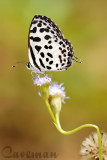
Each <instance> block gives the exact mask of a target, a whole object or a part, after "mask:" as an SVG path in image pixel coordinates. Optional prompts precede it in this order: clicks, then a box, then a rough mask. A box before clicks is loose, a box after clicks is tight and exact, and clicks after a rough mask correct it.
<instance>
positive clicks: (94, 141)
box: [80, 132, 107, 160]
mask: <svg viewBox="0 0 107 160" xmlns="http://www.w3.org/2000/svg"><path fill="white" fill-rule="evenodd" d="M101 142H102V160H107V134H106V133H104V132H103V133H101ZM80 154H81V156H82V158H81V160H99V145H98V136H97V133H93V134H92V135H90V136H89V137H88V138H86V139H85V140H84V141H83V142H82V146H81V151H80Z"/></svg>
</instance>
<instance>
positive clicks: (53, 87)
mask: <svg viewBox="0 0 107 160" xmlns="http://www.w3.org/2000/svg"><path fill="white" fill-rule="evenodd" d="M62 85H63V83H61V84H59V85H58V83H57V82H53V83H51V84H50V86H49V94H50V96H55V95H59V96H60V97H61V101H62V103H64V99H67V98H68V97H66V93H65V88H64V87H62Z"/></svg>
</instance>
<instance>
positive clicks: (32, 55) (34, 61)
mask: <svg viewBox="0 0 107 160" xmlns="http://www.w3.org/2000/svg"><path fill="white" fill-rule="evenodd" d="M30 53H31V57H32V61H33V64H34V65H35V67H36V68H38V69H39V70H40V71H41V69H40V68H39V66H38V65H37V63H36V57H35V55H34V52H33V49H32V47H31V46H30Z"/></svg>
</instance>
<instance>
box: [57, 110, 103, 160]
mask: <svg viewBox="0 0 107 160" xmlns="http://www.w3.org/2000/svg"><path fill="white" fill-rule="evenodd" d="M56 121H57V124H55V125H56V128H57V129H58V131H59V132H60V133H62V134H65V135H70V134H73V133H75V132H77V131H79V130H81V129H83V128H86V127H93V128H95V129H96V130H97V136H98V143H99V160H102V146H101V135H100V130H99V127H98V126H96V125H93V124H84V125H81V126H79V127H77V128H75V129H73V130H71V131H64V130H63V129H62V128H61V125H60V121H59V113H57V114H56Z"/></svg>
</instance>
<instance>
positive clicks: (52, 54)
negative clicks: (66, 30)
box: [28, 15, 73, 73]
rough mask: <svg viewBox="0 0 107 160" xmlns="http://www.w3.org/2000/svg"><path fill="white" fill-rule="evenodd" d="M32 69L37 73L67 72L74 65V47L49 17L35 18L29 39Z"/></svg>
mask: <svg viewBox="0 0 107 160" xmlns="http://www.w3.org/2000/svg"><path fill="white" fill-rule="evenodd" d="M28 53H29V60H30V63H31V66H32V69H33V70H34V71H35V72H36V73H37V72H39V73H43V72H45V71H58V70H66V69H67V68H68V67H69V66H71V65H72V61H73V47H72V45H71V43H70V42H69V41H68V40H67V39H65V38H64V36H63V35H62V33H61V31H60V29H59V28H58V26H57V25H56V24H55V23H54V22H53V21H52V20H51V19H50V18H48V17H46V16H41V15H36V16H34V18H33V20H32V22H31V25H30V29H29V38H28Z"/></svg>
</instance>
